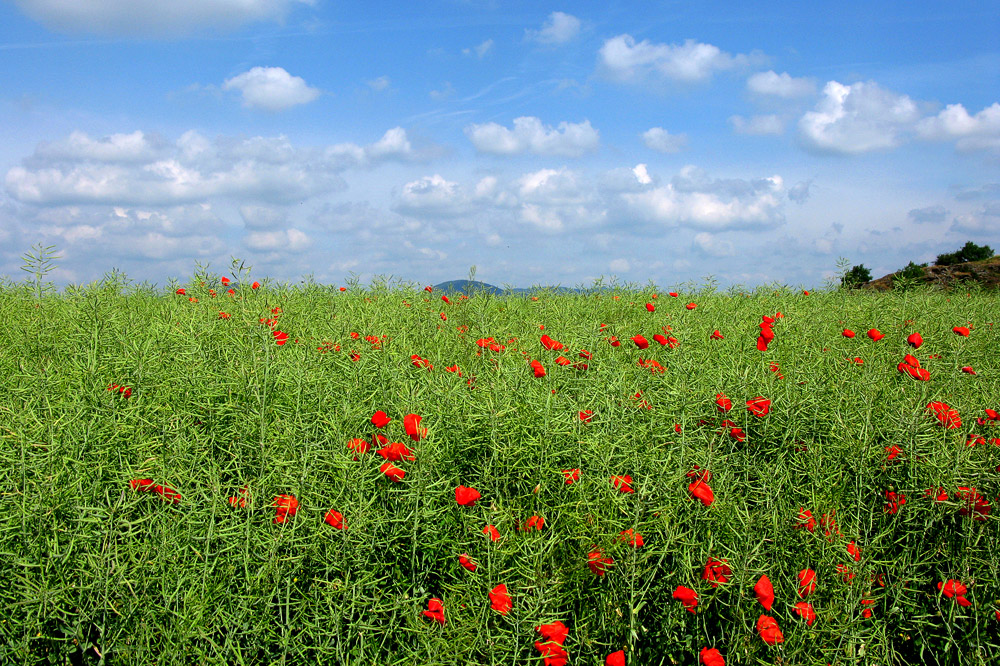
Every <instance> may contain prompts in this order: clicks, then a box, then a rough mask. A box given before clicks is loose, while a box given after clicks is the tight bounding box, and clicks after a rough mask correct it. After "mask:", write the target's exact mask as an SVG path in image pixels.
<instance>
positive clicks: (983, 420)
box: [976, 407, 1000, 425]
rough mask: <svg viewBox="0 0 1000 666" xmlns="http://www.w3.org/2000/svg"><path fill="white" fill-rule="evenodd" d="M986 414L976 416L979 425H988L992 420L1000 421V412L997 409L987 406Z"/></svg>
mask: <svg viewBox="0 0 1000 666" xmlns="http://www.w3.org/2000/svg"><path fill="white" fill-rule="evenodd" d="M985 412H986V416H985V417H984V416H980V417H977V418H976V423H978V424H979V425H986V424H987V423H989V422H990V421H1000V412H998V411H997V410H995V409H990V408H988V407H987V408H986V410H985Z"/></svg>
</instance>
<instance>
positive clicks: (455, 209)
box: [393, 174, 468, 217]
mask: <svg viewBox="0 0 1000 666" xmlns="http://www.w3.org/2000/svg"><path fill="white" fill-rule="evenodd" d="M393 208H394V210H396V211H397V212H399V213H402V214H403V215H412V216H414V217H457V216H460V215H464V214H465V213H466V212H468V205H467V200H466V196H465V194H464V193H463V191H462V189H461V187H460V186H459V184H458V183H457V182H453V181H450V180H445V178H444V177H442V176H441V175H440V174H434V175H433V176H424V177H422V178H419V179H417V180H413V181H410V182H408V183H406V184H405V185H403V190H402V192H401V193H400V194H399V197H398V199H397V201H396V204H395V206H393Z"/></svg>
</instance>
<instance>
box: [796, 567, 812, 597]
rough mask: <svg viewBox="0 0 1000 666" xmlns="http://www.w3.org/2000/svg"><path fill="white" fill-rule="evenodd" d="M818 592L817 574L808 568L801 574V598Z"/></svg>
mask: <svg viewBox="0 0 1000 666" xmlns="http://www.w3.org/2000/svg"><path fill="white" fill-rule="evenodd" d="M815 591H816V572H815V571H813V570H812V569H809V568H806V569H803V570H802V571H800V572H799V596H800V597H802V598H805V597H807V596H809V595H810V594H812V593H813V592H815Z"/></svg>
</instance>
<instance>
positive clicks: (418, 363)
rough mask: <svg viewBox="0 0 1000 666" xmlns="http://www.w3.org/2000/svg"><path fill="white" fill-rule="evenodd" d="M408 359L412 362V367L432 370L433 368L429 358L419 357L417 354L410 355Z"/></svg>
mask: <svg viewBox="0 0 1000 666" xmlns="http://www.w3.org/2000/svg"><path fill="white" fill-rule="evenodd" d="M410 361H411V362H412V363H413V367H414V368H427V369H428V370H432V369H433V368H434V366H433V365H431V362H430V360H429V359H426V358H421V357H420V355H419V354H414V355H413V356H411V357H410Z"/></svg>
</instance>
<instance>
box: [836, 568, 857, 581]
mask: <svg viewBox="0 0 1000 666" xmlns="http://www.w3.org/2000/svg"><path fill="white" fill-rule="evenodd" d="M837 573H839V574H840V576H841V578H842V579H843V581H844V582H845V583H847V584H848V585H850V584H851V581H852V580H854V575H855V574H854V572H853V571H851V570H850V569H848V568H847V565H846V564H838V565H837Z"/></svg>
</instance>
